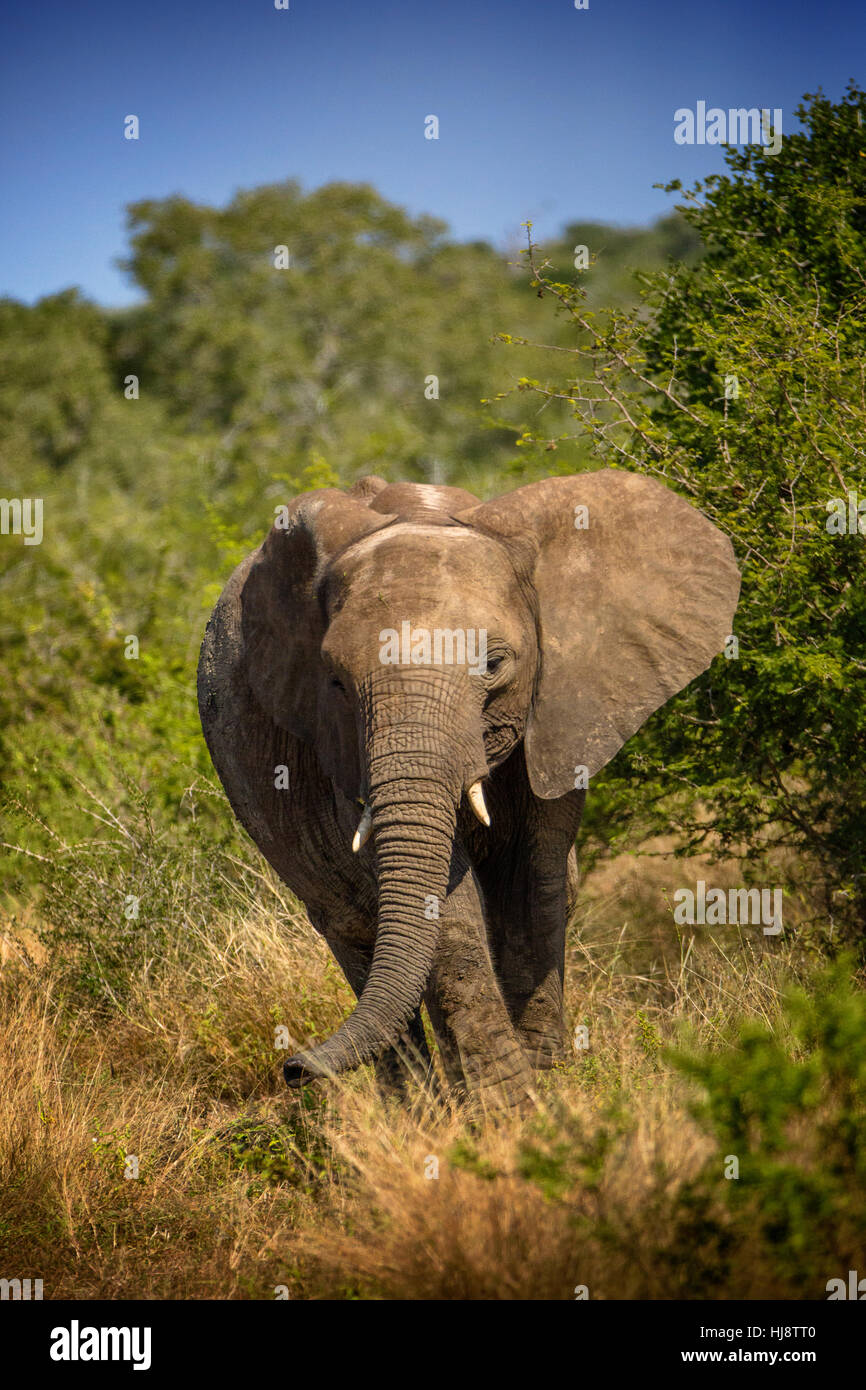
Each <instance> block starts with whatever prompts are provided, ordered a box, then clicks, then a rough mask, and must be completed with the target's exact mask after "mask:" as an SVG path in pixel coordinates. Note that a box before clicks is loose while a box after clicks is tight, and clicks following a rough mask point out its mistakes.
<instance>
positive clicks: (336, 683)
mask: <svg viewBox="0 0 866 1390" xmlns="http://www.w3.org/2000/svg"><path fill="white" fill-rule="evenodd" d="M331 685H332V686H333V687H334V689H335V690H340V691H342V693H343V694H344V695H345V693H346V687H345V686H344V684H343V682H342V681H341V680H340V678H339V676H332V677H331Z"/></svg>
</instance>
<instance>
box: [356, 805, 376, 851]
mask: <svg viewBox="0 0 866 1390" xmlns="http://www.w3.org/2000/svg"><path fill="white" fill-rule="evenodd" d="M372 829H373V815H372V812H371V811H370V808H369V806H365V807H364V814H363V816H362V817H361V819H360V821H359V822H358V829H357V830H356V831H355V838H354V840H353V841H352V853H353V854H357V853H358V850H359V849H361V848H362V847H363V846H364V845H365V844H366V843H367V841H368V840H369V838H370V831H371V830H372Z"/></svg>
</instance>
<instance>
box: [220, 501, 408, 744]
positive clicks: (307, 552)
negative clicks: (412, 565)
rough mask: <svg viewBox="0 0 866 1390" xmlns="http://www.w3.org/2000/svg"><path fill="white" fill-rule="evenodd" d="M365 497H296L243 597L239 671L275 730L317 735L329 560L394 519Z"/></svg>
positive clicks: (256, 561)
mask: <svg viewBox="0 0 866 1390" xmlns="http://www.w3.org/2000/svg"><path fill="white" fill-rule="evenodd" d="M369 501H370V497H369V496H368V497H363V496H362V497H351V496H347V495H346V494H345V493H344V492H340V491H338V490H337V489H336V488H321V489H320V490H318V491H316V492H309V493H305V494H303V495H302V496H300V497H298V498H296V499H295V500H294V502H292V503H291V505H290V506H289V507H288V508H287V509H286V512H285V513H283V514H282V515H281V516H280V517H279V518H278V520H277V522H275V524H274V526H273V527H272V528H271V531H270V532H269V534H268V536H267V537H266V539H265V540H264V542H263V543H262V545H261V546H260V548H259V550H258V552H257V553H256V555H255V556H254V558H253V560H252V563H251V565H250V568H249V571H248V573H247V576H246V580H245V582H244V585H243V590H242V593H241V633H242V638H243V647H244V665H245V670H246V677H247V680H248V682H249V686H250V689H251V690H252V692H253V694H254V695H255V697H256V700H257V701H258V703H259V704H260V705H261V707H262V709H263V710H264V711H265V712H266V713H267V714H268V715H270V717H271V719H272V720H273V721H274V723H275V724H276V725H278V726H279V727H280V728H282V729H286V730H288V732H289V733H292V734H294V735H295V736H296V737H297V738H301V739H304V740H307V741H310V740H312V739H313V738H314V737H315V734H316V718H317V709H318V689H319V680H320V676H321V646H322V638H323V636H324V632H325V615H324V612H323V609H322V607H321V604H320V602H319V597H318V584H319V580H320V579H321V577H322V573H323V570H324V567H325V565H326V563H327V561H328V560H329V559H330V558H331V557H332V556H333V555H336V554H337V553H338V552H339V551H341V550H344V549H345V548H346V546H348V545H351V544H352V543H353V542H354V541H357V540H360V539H361V537H362V536H365V535H367V534H368V533H369V532H371V531H377V530H379V529H380V528H381V527H382V526H387V525H388V524H389V522H391V521H392V520H393V517H390V516H387V515H383V514H382V513H381V512H373V511H371V510H370V507H369Z"/></svg>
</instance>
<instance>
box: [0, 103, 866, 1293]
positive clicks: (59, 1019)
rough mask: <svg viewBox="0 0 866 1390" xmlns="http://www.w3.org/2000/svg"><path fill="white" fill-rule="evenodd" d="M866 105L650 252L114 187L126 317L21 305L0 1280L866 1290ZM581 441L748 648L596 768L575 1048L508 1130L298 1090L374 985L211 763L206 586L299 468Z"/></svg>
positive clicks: (12, 395) (517, 474) (61, 1289)
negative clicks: (769, 895)
mask: <svg viewBox="0 0 866 1390" xmlns="http://www.w3.org/2000/svg"><path fill="white" fill-rule="evenodd" d="M864 113H866V94H864V93H862V92H860V91H859V90H858V89H857V88H856V87H854V86H852V87H851V88H850V89H849V90H848V91H847V92H846V93H845V94H844V96H843V97H842V98H841V100H839V101H838V102H833V101H831V100H829V99H827V98H826V97H824V96H823V95H821V94H818V95H816V96H812V97H807V98H806V99H805V104H804V106H803V108H802V109H801V111H800V113H799V116H800V122H801V128H800V131H799V132H798V133H793V134H788V135H786V137H785V139H784V142H783V146H782V149H781V152H780V153H779V154H778V155H777V156H776V157H770V156H769V155H768V154H767V153H766V152H765V151H764V150H762V149H761V147H748V148H746V149H744V150H732V151H731V152H730V153H729V155H728V172H727V173H726V174H725V175H724V176H719V177H713V178H710V179H708V180H706V181H705V183H704V184H703V186H699V187H698V188H696V189H693V190H690V191H687V192H685V193H684V192H683V190H682V189H680V188H679V186H678V185H676V184H672V185H670V187H671V191H672V192H674V193H676V194H679V195H680V203H681V206H680V209H679V211H676V212H674V213H672V214H671V215H670V216H669V217H666V218H665V219H663V220H662V221H660V222H659V223H658V224H656V226H654V227H652V228H650V229H646V230H642V231H635V232H632V231H624V230H622V229H614V228H607V227H601V226H597V225H592V224H581V223H574V224H572V225H571V226H569V227H568V228H566V229H565V231H564V232H563V235H562V238H561V239H560V240H559V241H557V242H556V243H554V244H551V245H544V246H537V245H535V243H534V242H533V240H532V234H531V229H530V232H529V238H528V243H527V248H526V250H525V251H521V249H520V248H517V247H515V248H514V249H513V251H512V252H511V253H510V254H509V255H506V254H504V253H501V252H499V251H496V250H494V249H493V248H491V247H490V246H487V245H486V244H483V243H477V244H472V245H465V244H459V243H456V242H454V241H453V240H452V239H451V238H450V237H449V236H448V231H447V228H446V227H445V226H444V225H443V224H441V223H439V222H437V221H435V220H433V219H430V218H418V219H412V218H410V217H408V216H407V215H406V214H405V213H404V212H403V211H402V210H401V209H399V208H396V207H393V206H391V205H389V204H388V203H386V202H385V201H384V200H383V199H382V198H381V197H380V196H379V195H378V194H377V193H376V192H375V191H374V190H373V189H371V188H368V187H360V186H347V185H328V186H326V187H323V188H320V189H318V190H314V191H312V192H304V191H303V190H302V189H301V188H299V187H298V186H297V185H296V184H293V183H286V184H280V185H275V186H272V187H266V188H260V189H255V190H251V191H249V192H246V193H242V194H239V195H237V197H235V199H234V200H233V201H232V202H231V203H230V204H229V205H228V206H227V207H225V208H222V209H215V208H209V207H202V206H197V205H194V204H192V203H190V202H187V201H186V200H184V199H181V198H172V199H168V200H164V201H158V202H157V201H148V202H141V203H138V204H135V205H134V206H133V207H132V208H130V209H129V233H130V240H129V254H128V257H127V261H126V266H127V269H128V271H129V273H130V275H131V276H132V278H133V280H134V282H135V283H136V284H137V286H138V287H139V289H140V291H141V298H140V300H139V302H138V303H137V304H136V305H134V306H133V307H131V308H128V309H124V310H121V311H109V310H105V309H103V308H101V307H100V306H98V305H96V304H93V303H90V302H88V301H87V300H85V299H84V298H82V296H81V295H80V294H79V293H78V292H77V291H75V290H67V291H64V292H63V293H61V294H57V295H54V296H51V297H49V298H47V299H43V300H42V301H40V302H39V303H37V304H35V305H33V306H32V307H31V306H25V305H23V304H20V303H17V302H15V301H12V300H6V301H3V302H0V457H2V475H0V476H2V485H0V494H2V496H3V497H4V498H7V499H9V498H42V499H43V504H44V538H43V540H42V543H41V544H39V545H25V544H24V538H23V537H22V536H21V535H15V534H3V535H2V536H0V602H2V613H0V636H2V647H3V653H4V681H3V684H2V688H0V716H2V717H0V785H2V797H3V800H2V825H3V828H2V840H3V843H4V849H3V856H2V876H0V895H2V897H0V902H2V922H0V927H2V934H0V1033H2V1049H3V1056H4V1059H5V1064H4V1066H3V1068H2V1069H0V1275H3V1276H5V1277H13V1276H17V1277H26V1276H32V1277H38V1278H42V1279H43V1281H44V1285H45V1296H46V1297H53V1298H62V1297H66V1298H76V1297H84V1298H88V1297H91V1298H111V1297H135V1298H140V1297H155V1298H195V1297H226V1298H229V1297H243V1298H273V1297H275V1296H289V1297H292V1298H304V1297H306V1298H310V1297H313V1298H322V1297H331V1298H381V1297H385V1298H389V1297H397V1298H405V1297H412V1298H481V1299H487V1298H490V1299H512V1298H556V1299H561V1298H562V1299H571V1298H574V1297H575V1296H582V1294H583V1292H584V1291H585V1292H587V1293H588V1296H589V1297H590V1298H607V1299H615V1298H628V1297H635V1298H649V1299H652V1298H672V1297H673V1298H692V1299H700V1298H758V1297H772V1296H779V1297H791V1298H823V1297H826V1292H825V1290H826V1285H827V1282H828V1281H829V1280H831V1279H833V1278H837V1277H840V1276H841V1277H845V1276H846V1274H847V1271H848V1270H849V1269H859V1270H860V1271H861V1273H864V1274H866V1148H864V1144H863V1139H862V1129H863V1115H864V1103H866V995H864V993H863V940H864V923H866V875H864V841H866V821H864V791H866V786H864V771H863V760H862V748H863V743H864V733H866V727H864V723H866V714H864V709H866V699H864V679H863V677H864V669H866V642H864V634H866V601H864V584H863V580H864V553H866V552H864V544H866V542H864V537H863V531H866V520H864V523H863V529H862V530H861V529H860V528H859V527H858V526H857V517H858V510H859V507H860V499H861V496H862V497H863V499H864V501H866V479H864V467H863V464H864V442H863V441H864V438H866V428H864V427H866V380H864V359H866V314H864V296H866V281H864V266H866V138H864V132H863V117H864ZM659 173H660V174H664V173H665V171H664V170H662V171H659ZM582 245H585V246H586V247H587V248H588V251H589V253H590V255H589V261H590V263H589V266H588V268H586V269H579V268H578V267H577V265H576V264H575V262H576V260H580V259H581V258H580V257H579V256H578V255H577V253H576V249H575V248H576V247H578V246H582ZM281 246H284V247H285V248H286V249H287V252H288V265H287V267H286V268H284V269H278V268H277V266H276V265H275V248H277V247H281ZM433 378H435V381H433V380H432V379H433ZM600 465H605V466H624V467H627V468H632V469H637V470H639V471H647V472H649V473H651V474H652V475H653V476H656V477H660V478H662V479H663V480H665V481H666V482H667V483H668V485H669V486H671V487H674V488H676V489H678V490H680V491H682V492H683V493H684V495H686V496H687V497H689V498H690V499H691V500H692V501H694V502H695V503H696V504H697V505H699V506H700V507H701V508H702V509H703V510H704V511H705V512H706V513H707V514H708V515H709V516H710V517H711V519H712V520H713V521H714V522H715V523H716V524H717V525H719V526H720V527H721V528H722V529H723V530H725V531H726V532H727V533H728V534H729V535H730V536H731V538H732V540H733V542H734V545H735V548H736V551H737V555H738V559H739V561H740V563H741V567H742V569H743V594H742V600H741V606H740V609H739V612H738V617H737V621H736V624H735V632H734V634H732V636H733V637H734V638H735V639H736V641H735V643H733V644H732V645H731V647H730V649H729V652H728V656H727V657H722V658H720V659H719V660H717V661H716V662H715V663H714V665H713V668H712V670H711V672H710V673H708V674H707V675H706V676H705V677H704V678H702V679H700V680H698V681H696V682H695V683H694V684H693V685H692V686H691V687H690V688H689V690H688V691H686V692H684V693H683V695H681V696H680V697H678V698H677V699H676V700H675V701H674V702H672V703H671V705H670V706H668V707H666V708H665V709H663V710H662V711H660V712H659V714H658V715H656V716H655V717H654V718H653V719H652V720H651V721H650V723H649V724H648V725H647V726H646V728H645V729H644V730H643V731H641V733H640V734H639V735H638V736H637V737H636V738H635V739H633V740H632V741H631V742H630V743H629V744H628V745H627V746H626V748H625V749H624V750H623V751H622V753H621V754H619V755H618V757H617V758H616V759H615V760H614V762H613V763H612V764H610V766H609V767H608V768H607V769H606V770H605V772H604V773H603V774H602V775H601V776H600V777H599V778H598V779H597V780H596V782H595V783H594V786H593V788H592V791H591V793H590V797H589V801H588V814H587V817H586V822H585V826H584V829H583V831H582V841H581V844H580V846H579V850H580V855H581V863H582V867H583V870H584V875H585V882H584V887H583V892H582V897H581V900H580V903H579V906H578V909H577V913H576V917H575V920H574V921H573V923H572V924H571V927H570V934H569V947H568V1007H569V1014H570V1018H571V1019H572V1022H573V1025H574V1027H575V1043H576V1045H575V1052H574V1058H573V1060H572V1061H571V1062H570V1063H569V1064H568V1065H567V1066H563V1067H561V1068H559V1069H557V1070H556V1071H555V1072H553V1073H551V1074H549V1075H547V1076H545V1077H544V1078H543V1080H541V1081H540V1082H539V1091H538V1099H537V1107H536V1109H535V1110H534V1111H533V1113H532V1114H530V1115H528V1116H525V1117H523V1119H521V1120H519V1121H514V1120H512V1121H510V1122H509V1123H507V1124H505V1123H502V1122H496V1121H494V1120H493V1119H492V1118H491V1119H489V1120H483V1119H481V1120H479V1118H478V1117H477V1116H469V1115H467V1114H465V1113H463V1112H461V1110H460V1109H459V1108H457V1107H445V1108H444V1109H443V1108H432V1107H431V1105H430V1104H429V1103H428V1102H427V1101H426V1100H425V1098H424V1097H423V1096H420V1095H419V1096H416V1097H415V1098H414V1102H413V1104H412V1105H411V1106H409V1107H406V1108H401V1107H399V1106H397V1105H396V1104H394V1103H393V1102H391V1101H384V1100H383V1099H382V1098H381V1097H380V1096H378V1094H377V1093H376V1091H375V1086H374V1082H373V1078H372V1073H371V1072H370V1071H369V1070H367V1069H362V1070H361V1071H359V1072H358V1073H356V1074H354V1075H352V1076H350V1077H349V1078H347V1079H346V1080H345V1081H344V1082H341V1083H340V1084H339V1085H338V1086H333V1087H330V1088H329V1087H321V1088H320V1087H319V1086H316V1087H313V1088H310V1089H309V1090H307V1091H306V1092H303V1093H299V1094H295V1093H292V1094H287V1093H286V1091H285V1088H284V1086H283V1082H282V1079H281V1075H280V1064H281V1061H282V1059H283V1057H284V1056H285V1052H283V1051H281V1050H280V1048H281V1046H284V1047H291V1048H295V1047H298V1046H303V1045H304V1044H305V1043H307V1042H308V1041H310V1040H316V1039H321V1038H323V1037H325V1036H327V1035H328V1034H329V1033H330V1032H331V1031H333V1029H334V1028H335V1026H336V1025H337V1023H338V1022H339V1020H340V1019H341V1018H342V1017H344V1016H345V1014H346V1013H347V1012H348V1011H349V1009H350V1008H351V996H350V992H349V990H348V987H347V986H346V984H345V983H344V981H343V979H342V976H341V974H340V972H339V970H338V968H337V966H336V964H335V963H334V962H333V960H331V958H330V957H329V955H328V952H327V950H326V948H325V947H324V945H323V944H322V943H321V942H320V941H319V939H318V938H317V937H316V936H315V934H314V933H313V931H312V929H311V928H310V926H309V924H308V923H307V921H306V918H305V916H304V914H303V911H302V909H301V908H300V907H299V905H298V904H297V903H296V902H294V901H293V900H292V899H291V897H290V896H289V895H288V894H287V893H286V892H285V891H284V890H283V889H282V888H281V886H280V885H279V883H277V882H276V881H275V879H274V877H273V876H272V875H271V874H270V872H269V871H267V869H266V868H265V866H264V864H263V861H261V859H260V858H259V857H258V855H257V853H256V851H255V850H254V849H253V847H252V846H251V844H250V843H249V842H248V841H247V840H246V839H245V837H244V835H243V834H242V832H241V831H240V830H239V829H238V828H237V825H236V823H235V821H234V818H233V817H232V815H231V812H230V810H229V808H228V806H227V803H226V801H225V798H224V796H223V794H222V791H221V789H220V787H219V785H218V783H217V782H216V780H215V776H214V773H213V769H212V766H211V764H210V761H209V758H208V756H207V753H206V750H205V748H204V744H203V741H202V738H201V734H200V731H199V725H198V716H197V711H196V707H195V681H194V672H195V663H196V659H197V654H198V645H199V642H200V638H201V632H202V629H203V626H204V623H205V621H206V617H207V614H208V612H209V610H210V607H211V606H212V603H213V601H214V599H215V597H216V596H217V594H218V592H219V590H220V588H221V587H222V583H223V582H224V580H225V578H226V576H227V574H228V572H229V571H230V569H231V567H232V566H233V564H234V563H235V562H236V561H237V560H238V559H240V558H241V556H242V555H244V554H245V553H246V552H247V551H248V550H249V549H251V548H252V547H253V546H254V545H256V544H257V543H258V541H259V540H260V539H261V537H262V535H263V533H264V531H265V529H266V528H267V526H268V525H269V524H270V521H271V519H272V518H273V515H274V509H275V507H277V506H278V505H280V503H282V502H284V501H286V500H287V499H288V498H290V497H291V496H293V495H295V493H297V492H298V491H302V490H304V489H306V488H309V487H314V486H320V485H322V484H326V483H333V484H338V485H342V484H347V483H350V482H352V481H353V480H354V479H355V478H357V477H359V476H361V475H362V474H364V473H369V472H376V473H379V474H381V475H383V476H385V477H386V478H389V479H396V478H409V479H415V480H420V481H424V480H435V481H447V482H450V483H457V484H460V485H463V486H466V487H468V488H470V489H472V490H473V491H475V492H476V493H478V494H479V495H482V496H490V495H493V494H495V493H497V492H501V491H504V490H506V489H508V488H510V487H516V486H518V485H519V484H520V483H521V482H524V481H528V480H531V479H534V478H536V477H539V476H542V475H544V474H546V473H554V472H560V473H572V472H577V471H580V470H581V469H584V468H593V467H598V466H600ZM837 503H838V504H839V505H837ZM861 514H866V506H864V507H863V509H862V513H861ZM843 517H844V523H845V524H844V527H843V525H842V518H843ZM852 517H853V525H852V524H851V519H852ZM698 878H703V879H705V880H707V881H710V882H712V883H713V884H716V885H719V886H720V887H723V888H727V887H728V886H739V885H743V884H757V885H768V884H773V885H776V884H778V885H781V886H783V888H784V903H785V907H784V930H783V932H782V933H781V934H779V935H778V936H767V935H764V934H763V932H762V930H761V928H760V927H759V926H757V927H733V926H715V927H713V926H696V927H693V928H684V927H682V926H680V925H678V924H677V923H676V922H675V920H674V916H673V911H672V895H673V892H674V891H675V889H676V888H678V887H680V886H688V885H689V884H692V885H693V884H694V883H695V881H696V879H698ZM277 1291H279V1293H278V1294H277Z"/></svg>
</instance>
